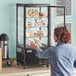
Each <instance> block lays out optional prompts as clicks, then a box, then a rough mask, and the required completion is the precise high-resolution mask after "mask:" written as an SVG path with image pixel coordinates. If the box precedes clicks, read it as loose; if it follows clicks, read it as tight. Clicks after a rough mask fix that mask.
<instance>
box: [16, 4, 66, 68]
mask: <svg viewBox="0 0 76 76" xmlns="http://www.w3.org/2000/svg"><path fill="white" fill-rule="evenodd" d="M18 6H23V7H24V13H25V11H26V10H25V7H48V36H49V37H48V47H49V46H51V44H50V42H51V41H50V39H51V38H50V37H51V36H50V35H51V30H50V29H51V18H50V17H51V16H50V8H63V9H64V26H65V7H63V6H50V5H49V4H16V50H17V48H20V49H21V50H26V46H25V40H26V39H25V36H26V35H25V33H24V45H23V47H21V46H19V45H18ZM25 17H26V15H25V14H24V21H25V22H26V19H25ZM25 22H24V32H25V31H26V26H25ZM31 49H32V48H31ZM32 50H33V49H32ZM17 56H18V53H17V52H16V58H17V64H19V63H20V61H18V57H17ZM23 57H24V63H21V64H22V65H23V66H24V68H26V61H25V51H24V56H23Z"/></svg>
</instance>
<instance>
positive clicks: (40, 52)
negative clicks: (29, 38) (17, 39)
mask: <svg viewBox="0 0 76 76" xmlns="http://www.w3.org/2000/svg"><path fill="white" fill-rule="evenodd" d="M31 47H32V48H34V49H36V52H37V53H36V56H37V57H38V58H45V57H48V58H49V57H50V56H51V50H52V47H49V48H48V49H46V50H42V49H40V48H39V46H38V45H37V44H36V43H33V42H31Z"/></svg>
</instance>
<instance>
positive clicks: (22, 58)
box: [16, 4, 65, 68]
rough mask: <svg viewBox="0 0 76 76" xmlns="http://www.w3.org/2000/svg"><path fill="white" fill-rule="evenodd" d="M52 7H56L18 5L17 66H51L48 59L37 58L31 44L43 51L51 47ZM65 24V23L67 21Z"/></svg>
mask: <svg viewBox="0 0 76 76" xmlns="http://www.w3.org/2000/svg"><path fill="white" fill-rule="evenodd" d="M51 7H54V6H50V5H49V4H17V5H16V14H17V15H16V23H17V24H16V25H17V26H16V27H17V28H16V29H17V31H16V39H17V40H16V47H17V51H16V55H17V64H19V63H21V64H22V65H23V66H24V68H25V67H26V66H28V65H32V64H33V65H35V64H46V65H47V66H48V65H49V60H48V58H41V59H39V58H38V57H36V55H35V54H36V50H35V49H33V48H31V47H30V43H31V42H34V43H36V44H38V45H39V47H40V48H41V49H47V48H48V47H50V46H51V10H50V8H51ZM64 18H65V17H64ZM63 20H64V19H63ZM63 22H64V23H65V20H64V21H63Z"/></svg>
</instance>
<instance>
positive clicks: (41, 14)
mask: <svg viewBox="0 0 76 76" xmlns="http://www.w3.org/2000/svg"><path fill="white" fill-rule="evenodd" d="M25 24H26V45H30V42H31V41H33V42H35V43H37V44H38V45H39V46H40V47H44V46H48V29H47V28H48V27H47V26H48V11H47V7H27V8H26V23H25Z"/></svg>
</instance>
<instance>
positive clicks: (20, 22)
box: [18, 7, 24, 44]
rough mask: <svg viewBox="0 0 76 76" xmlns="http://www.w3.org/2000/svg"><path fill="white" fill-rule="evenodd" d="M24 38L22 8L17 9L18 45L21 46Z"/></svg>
mask: <svg viewBox="0 0 76 76" xmlns="http://www.w3.org/2000/svg"><path fill="white" fill-rule="evenodd" d="M23 37H24V8H23V7H18V44H23V39H24V38H23Z"/></svg>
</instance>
